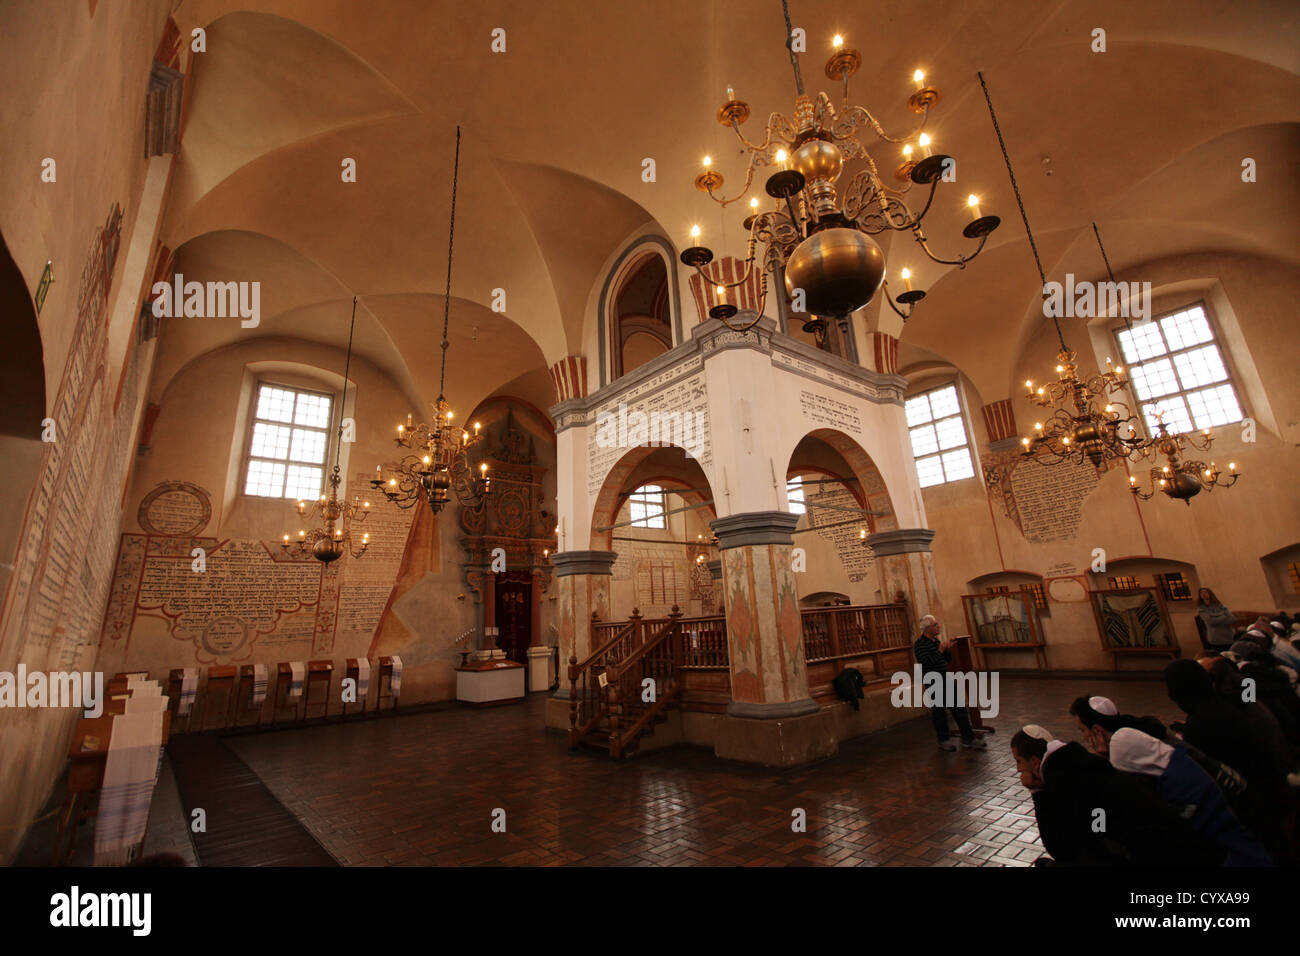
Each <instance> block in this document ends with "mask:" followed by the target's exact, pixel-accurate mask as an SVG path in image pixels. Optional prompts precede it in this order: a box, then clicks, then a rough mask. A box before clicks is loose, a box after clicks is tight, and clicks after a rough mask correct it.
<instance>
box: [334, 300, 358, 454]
mask: <svg viewBox="0 0 1300 956" xmlns="http://www.w3.org/2000/svg"><path fill="white" fill-rule="evenodd" d="M356 328H357V297H356V296H355V295H354V296H353V297H352V324H351V325H349V326H348V357H347V359H346V360H345V361H344V363H343V401H342V402H339V440H338V444H337V445H335V446H334V472H335V473H336V474H337V473H338V470H339V456H340V455H341V454H342V452H343V403H344V402H346V401H347V398H348V374H349V373H350V372H351V371H352V333H353V332H355V331H356Z"/></svg>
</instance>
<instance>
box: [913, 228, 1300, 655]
mask: <svg viewBox="0 0 1300 956" xmlns="http://www.w3.org/2000/svg"><path fill="white" fill-rule="evenodd" d="M1117 278H1118V279H1120V280H1121V281H1125V280H1135V281H1136V280H1142V281H1151V282H1152V284H1153V290H1154V291H1155V294H1156V297H1155V301H1154V311H1155V312H1156V313H1157V314H1158V313H1159V312H1161V311H1165V310H1168V309H1171V308H1176V307H1180V306H1182V305H1184V304H1186V303H1187V302H1189V301H1196V300H1197V299H1200V298H1205V299H1206V300H1207V301H1208V302H1209V303H1210V307H1211V309H1212V310H1214V317H1215V319H1216V320H1217V323H1218V324H1217V327H1218V330H1219V333H1220V345H1221V347H1222V348H1224V350H1225V351H1226V353H1227V357H1228V360H1229V362H1230V364H1231V365H1232V367H1233V370H1234V372H1235V378H1236V384H1237V385H1238V397H1239V399H1240V400H1241V402H1242V404H1243V406H1244V407H1245V409H1246V411H1247V414H1248V415H1253V416H1256V417H1257V425H1258V427H1257V430H1256V441H1255V442H1253V443H1250V442H1243V440H1242V434H1243V433H1242V429H1241V427H1240V426H1226V427H1223V428H1219V429H1216V430H1215V442H1214V446H1213V448H1212V450H1211V452H1210V453H1209V454H1208V455H1206V456H1204V457H1206V458H1207V460H1208V459H1211V458H1212V459H1213V460H1214V461H1216V462H1218V463H1219V465H1220V466H1221V467H1222V466H1223V465H1225V464H1226V463H1227V462H1228V461H1235V462H1236V463H1237V468H1238V470H1239V471H1241V472H1242V474H1243V477H1242V478H1241V480H1240V481H1239V482H1238V483H1237V485H1236V486H1235V487H1234V488H1232V489H1231V490H1216V491H1214V492H1212V493H1210V494H1205V493H1202V494H1201V495H1199V496H1198V497H1197V498H1196V499H1195V500H1193V501H1192V502H1191V504H1190V506H1187V505H1184V504H1182V503H1180V502H1176V501H1171V500H1169V499H1167V498H1165V497H1164V496H1163V495H1156V496H1155V497H1154V498H1152V499H1151V500H1150V501H1147V502H1141V501H1137V500H1136V499H1135V498H1134V497H1133V496H1132V495H1131V494H1130V493H1129V491H1128V473H1127V472H1126V471H1125V470H1124V469H1123V468H1119V469H1116V470H1112V471H1110V472H1108V473H1107V474H1106V475H1105V476H1104V477H1103V478H1102V479H1101V481H1100V483H1099V485H1098V486H1097V488H1096V489H1094V490H1093V491H1092V492H1091V494H1089V495H1088V496H1087V498H1086V499H1085V501H1084V504H1083V508H1082V520H1081V522H1080V525H1079V529H1078V533H1077V535H1076V536H1075V537H1074V538H1073V539H1071V540H1068V541H1056V542H1050V543H1040V544H1032V543H1030V542H1029V541H1028V540H1026V538H1025V536H1024V535H1023V534H1022V533H1021V532H1020V530H1019V529H1018V528H1017V526H1016V524H1015V523H1014V522H1013V521H1012V520H1011V519H1009V518H1008V517H1007V515H1006V513H1005V511H1004V510H1003V508H1002V506H1001V503H1000V502H999V500H998V499H997V498H996V497H994V496H990V495H989V494H988V493H987V490H986V487H985V485H984V481H983V479H982V478H981V477H979V476H977V477H976V478H972V479H968V480H965V481H960V482H956V483H953V484H948V485H939V486H935V487H931V488H926V489H924V490H923V492H922V494H923V496H924V500H925V509H926V513H927V514H928V516H929V521H930V527H931V528H933V529H934V530H935V532H936V535H935V539H934V558H935V569H936V572H937V575H938V580H939V587H940V591H941V594H942V595H943V610H944V615H945V623H946V625H947V627H948V629H949V631H950V632H951V633H955V634H956V633H967V631H968V627H967V623H966V621H965V618H964V615H963V610H962V604H961V600H960V596H961V595H962V594H963V593H970V592H969V584H970V582H971V581H972V580H973V579H975V578H977V577H979V576H981V575H985V574H989V573H991V572H996V571H999V570H1004V569H1015V570H1020V571H1028V572H1031V573H1034V574H1039V575H1045V576H1048V577H1050V576H1051V569H1053V568H1057V569H1058V571H1062V570H1064V569H1066V568H1073V569H1074V571H1075V572H1077V573H1078V575H1079V576H1080V583H1081V584H1087V582H1088V581H1089V580H1092V581H1094V582H1095V583H1093V584H1091V585H1089V586H1092V587H1105V586H1106V582H1105V580H1104V576H1102V575H1095V576H1090V575H1089V569H1090V566H1091V564H1092V560H1093V549H1095V548H1100V549H1104V551H1105V553H1106V555H1107V561H1108V570H1109V572H1110V573H1112V574H1113V573H1116V571H1117V570H1118V571H1119V573H1124V574H1133V573H1137V576H1138V577H1139V580H1140V582H1141V583H1142V584H1144V585H1146V586H1151V585H1153V584H1154V581H1153V579H1152V577H1151V572H1152V571H1154V570H1155V569H1156V568H1157V567H1160V566H1162V565H1158V564H1154V563H1151V562H1146V563H1143V562H1128V561H1124V560H1123V559H1126V558H1156V559H1161V560H1162V561H1165V562H1182V563H1185V564H1186V565H1190V566H1191V567H1192V568H1193V569H1194V571H1189V570H1188V569H1187V568H1182V570H1183V571H1184V574H1185V575H1187V576H1189V577H1191V578H1192V580H1193V582H1194V584H1196V585H1203V586H1207V587H1211V588H1213V589H1214V590H1215V591H1216V593H1217V594H1218V596H1219V597H1220V599H1222V600H1223V601H1224V602H1225V603H1226V604H1227V605H1228V606H1229V607H1230V608H1234V609H1242V610H1250V609H1274V608H1276V606H1277V603H1276V601H1275V600H1274V597H1273V595H1272V593H1271V592H1270V589H1269V584H1268V579H1267V577H1266V574H1265V572H1264V569H1263V568H1262V567H1261V564H1260V559H1261V558H1262V557H1263V556H1265V555H1268V554H1270V553H1272V552H1274V551H1276V550H1278V549H1282V548H1285V547H1287V546H1289V545H1293V544H1296V543H1297V542H1300V493H1297V491H1296V487H1297V485H1296V474H1297V468H1300V452H1297V447H1296V446H1297V439H1300V380H1298V379H1297V376H1296V374H1295V364H1296V360H1297V358H1300V348H1297V346H1296V319H1295V316H1296V306H1297V300H1298V299H1300V270H1296V269H1295V268H1293V267H1291V266H1288V265H1285V264H1283V263H1279V262H1276V261H1273V260H1264V259H1255V258H1249V257H1245V256H1240V255H1209V254H1207V255H1198V256H1188V257H1182V258H1179V259H1173V260H1163V261H1161V262H1157V263H1151V264H1148V265H1146V266H1143V267H1139V268H1136V269H1133V270H1130V272H1128V273H1125V274H1124V275H1121V276H1117ZM1180 282H1181V283H1189V284H1190V285H1191V286H1192V287H1193V288H1192V289H1191V290H1190V291H1189V290H1188V288H1186V287H1182V288H1179V287H1178V286H1177V284H1178V283H1180ZM1162 287H1163V288H1165V289H1166V290H1168V291H1166V292H1165V293H1163V294H1162V293H1161V292H1160V290H1161V289H1162ZM1228 307H1230V308H1231V315H1230V316H1228V315H1227V313H1226V309H1227V308H1228ZM1063 322H1065V323H1073V324H1072V325H1070V324H1067V325H1066V326H1065V334H1066V341H1067V342H1068V343H1069V344H1071V345H1072V346H1074V347H1075V348H1076V349H1077V350H1078V351H1079V354H1080V366H1081V369H1086V368H1088V367H1089V366H1091V367H1093V368H1095V367H1096V366H1097V364H1098V358H1097V356H1096V355H1095V354H1093V348H1094V346H1093V345H1092V344H1091V343H1090V342H1089V340H1088V334H1087V332H1086V331H1085V330H1084V329H1083V328H1082V320H1078V319H1073V320H1069V319H1067V320H1063ZM1110 343H1111V340H1109V339H1108V338H1107V337H1106V336H1105V335H1103V336H1101V337H1098V339H1097V342H1096V350H1097V351H1098V352H1101V353H1102V354H1101V356H1100V358H1101V361H1102V362H1104V359H1105V357H1106V355H1112V356H1116V355H1117V354H1118V347H1117V346H1115V345H1113V344H1110ZM1057 347H1058V346H1057V341H1056V336H1055V332H1054V331H1053V329H1052V326H1051V323H1050V322H1044V323H1043V327H1042V328H1040V330H1039V332H1038V334H1037V335H1035V336H1034V338H1033V339H1032V340H1031V342H1030V343H1029V346H1028V348H1027V349H1026V350H1025V353H1024V354H1023V355H1022V357H1021V358H1020V359H1019V360H1018V361H1017V362H1015V364H1014V367H1013V369H1012V370H1011V373H1010V375H1009V382H1008V389H1009V390H1010V391H1011V392H1012V394H1013V395H1015V401H1014V407H1015V413H1016V423H1017V427H1018V430H1019V433H1020V434H1022V435H1023V434H1028V433H1029V430H1030V429H1031V428H1032V427H1033V422H1034V421H1035V418H1036V416H1037V417H1038V418H1039V419H1041V416H1042V414H1043V413H1042V412H1041V411H1040V410H1038V409H1037V407H1036V406H1033V405H1031V404H1030V403H1029V402H1028V401H1026V400H1025V399H1023V397H1021V393H1022V392H1023V382H1024V380H1025V379H1034V380H1036V381H1041V380H1043V379H1044V378H1046V377H1048V375H1050V371H1051V368H1052V366H1053V365H1054V364H1055V352H1056V350H1057ZM1115 360H1116V361H1119V359H1118V358H1116V359H1115ZM1252 377H1257V379H1258V381H1259V382H1261V383H1262V386H1263V390H1264V395H1265V396H1266V404H1265V403H1261V402H1260V401H1258V400H1257V399H1256V400H1254V401H1252V400H1251V396H1250V395H1249V394H1247V389H1246V388H1245V387H1244V383H1248V381H1249V380H1250V379H1251V378H1252ZM1012 383H1015V384H1012ZM967 385H968V387H967V388H966V390H965V395H966V399H967V401H968V403H969V406H970V407H969V408H968V409H967V411H968V421H969V422H970V423H971V425H972V433H971V439H972V446H973V447H974V448H975V449H977V450H978V452H979V453H981V454H987V453H988V436H987V434H986V430H985V426H984V421H983V416H982V415H981V414H980V412H979V407H980V403H981V402H985V403H987V402H993V401H997V400H999V399H1001V398H1004V397H1006V396H1004V395H983V396H981V395H979V394H978V393H977V392H975V391H974V389H973V388H970V387H969V383H967ZM1134 407H1136V406H1134ZM1269 422H1273V423H1275V426H1270V424H1268V423H1269ZM1133 474H1135V475H1137V476H1139V480H1140V481H1144V480H1145V475H1146V471H1145V468H1135V469H1134V470H1133ZM1117 561H1118V562H1120V564H1119V565H1118V567H1116V564H1115V562H1117ZM1178 569H1179V567H1178V566H1177V565H1176V564H1170V565H1168V566H1167V567H1166V570H1178ZM1054 590H1055V592H1056V593H1058V594H1060V595H1061V596H1062V597H1066V598H1068V600H1051V603H1050V611H1049V614H1048V615H1046V616H1044V617H1043V619H1042V620H1043V629H1044V633H1045V638H1046V641H1047V652H1046V653H1047V661H1048V665H1049V666H1050V667H1053V668H1109V667H1110V666H1111V655H1110V654H1107V653H1104V652H1103V651H1102V649H1101V640H1100V637H1099V636H1098V633H1097V628H1096V624H1095V622H1094V618H1093V614H1092V611H1091V608H1090V606H1089V604H1088V603H1087V602H1086V600H1085V595H1084V594H1083V593H1082V592H1083V588H1082V587H1074V586H1058V587H1057V588H1056V589H1053V588H1052V587H1051V586H1050V581H1049V600H1050V598H1051V594H1052V593H1053V591H1054ZM1171 607H1172V608H1173V610H1172V613H1171V618H1172V623H1173V627H1174V630H1175V633H1176V634H1177V636H1178V640H1179V643H1180V645H1181V647H1182V650H1183V653H1184V654H1192V653H1195V651H1197V650H1198V649H1199V647H1200V643H1199V640H1198V639H1197V634H1196V627H1195V622H1194V620H1193V614H1191V613H1189V612H1187V611H1186V610H1185V609H1183V608H1181V607H1180V606H1178V605H1172V606H1171ZM1161 660H1162V659H1160V658H1141V659H1137V660H1129V661H1124V662H1122V663H1121V666H1122V667H1142V668H1150V667H1155V666H1159V662H1160V661H1161ZM990 664H991V665H992V666H1012V667H1015V666H1019V667H1025V666H1033V663H1032V658H1030V657H1029V655H1028V654H1027V653H1025V652H1002V653H1000V654H994V655H993V656H992V657H991V658H990Z"/></svg>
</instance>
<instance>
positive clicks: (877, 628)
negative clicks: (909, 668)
mask: <svg viewBox="0 0 1300 956" xmlns="http://www.w3.org/2000/svg"><path fill="white" fill-rule="evenodd" d="M802 617H803V639H804V658H805V660H807V661H808V662H809V663H814V662H817V661H829V660H837V659H839V658H844V657H860V656H862V655H864V654H872V653H876V652H879V651H886V650H894V649H897V648H902V647H910V646H911V645H912V635H911V621H910V619H909V617H908V613H907V605H905V604H878V605H870V606H862V607H828V608H809V609H807V610H805V611H804V612H803V615H802Z"/></svg>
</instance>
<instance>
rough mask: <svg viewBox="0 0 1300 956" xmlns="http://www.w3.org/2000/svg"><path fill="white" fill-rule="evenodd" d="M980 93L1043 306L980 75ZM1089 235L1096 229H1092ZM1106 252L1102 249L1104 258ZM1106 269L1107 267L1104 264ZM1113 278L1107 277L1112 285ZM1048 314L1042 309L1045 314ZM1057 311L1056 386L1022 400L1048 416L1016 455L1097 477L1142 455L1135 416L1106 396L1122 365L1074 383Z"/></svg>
mask: <svg viewBox="0 0 1300 956" xmlns="http://www.w3.org/2000/svg"><path fill="white" fill-rule="evenodd" d="M979 78H980V87H981V88H982V89H983V90H984V101H985V102H986V103H987V104H988V108H989V117H990V118H991V119H992V120H993V131H994V132H995V133H996V134H997V137H998V146H999V147H1001V149H1002V160H1003V162H1004V163H1005V164H1006V167H1007V175H1008V176H1009V177H1010V179H1011V189H1012V191H1013V192H1014V193H1015V195H1016V205H1017V206H1018V207H1019V209H1020V219H1021V221H1022V222H1024V224H1025V236H1026V237H1027V238H1028V239H1029V248H1030V250H1031V251H1032V252H1033V254H1034V265H1035V267H1036V268H1037V269H1038V279H1039V282H1040V283H1041V286H1040V288H1041V289H1042V291H1043V297H1044V301H1046V299H1047V296H1048V290H1047V276H1046V275H1045V274H1044V273H1043V263H1042V260H1041V259H1039V256H1038V245H1037V243H1035V242H1034V233H1033V230H1031V229H1030V228H1029V216H1028V214H1027V213H1026V212H1025V203H1024V200H1023V199H1022V198H1021V196H1020V186H1019V185H1018V184H1017V183H1016V174H1015V171H1014V170H1012V168H1011V157H1010V156H1009V155H1008V154H1007V144H1006V141H1005V140H1004V139H1003V138H1002V129H1001V127H1000V126H998V117H997V113H996V112H994V110H993V99H992V97H990V96H989V88H988V84H986V83H985V82H984V74H983V73H980V74H979ZM1093 228H1094V230H1095V229H1096V225H1095V224H1094V226H1093ZM1097 243H1098V245H1100V244H1101V235H1100V233H1098V234H1097ZM1105 255H1106V250H1105V249H1104V248H1103V249H1102V257H1103V258H1105ZM1106 268H1107V270H1109V269H1110V263H1109V261H1108V262H1107V263H1106ZM1113 279H1114V277H1113V276H1112V281H1113ZM1047 311H1048V310H1047V309H1046V308H1045V309H1044V313H1046V312H1047ZM1056 313H1057V310H1055V309H1053V310H1051V316H1052V324H1053V325H1054V326H1055V327H1056V340H1057V342H1059V343H1060V346H1061V349H1060V351H1059V352H1057V355H1056V360H1057V364H1056V381H1055V382H1048V383H1047V384H1046V385H1040V386H1038V388H1036V389H1035V388H1034V383H1033V380H1032V379H1031V380H1028V381H1026V382H1025V397H1026V398H1027V399H1029V401H1031V402H1033V403H1034V404H1035V405H1039V406H1041V407H1042V408H1046V409H1050V410H1051V414H1050V415H1048V416H1047V418H1046V420H1045V421H1040V422H1035V423H1034V434H1033V435H1032V436H1030V437H1027V438H1022V439H1021V440H1020V444H1021V446H1022V450H1021V455H1022V456H1023V457H1024V458H1027V459H1029V460H1031V461H1035V462H1037V463H1038V464H1040V465H1059V464H1061V463H1062V462H1067V461H1068V462H1074V463H1075V464H1080V465H1081V464H1083V463H1084V462H1085V461H1086V462H1088V463H1089V464H1091V465H1092V466H1093V467H1094V468H1096V469H1097V470H1098V471H1101V470H1103V469H1104V468H1105V467H1106V466H1107V463H1108V462H1111V461H1115V460H1119V459H1130V458H1132V457H1133V456H1134V455H1137V454H1139V453H1140V452H1141V450H1142V447H1143V446H1144V445H1145V444H1146V442H1145V439H1143V438H1142V437H1141V436H1140V435H1139V433H1138V431H1137V427H1136V426H1137V421H1138V419H1137V416H1136V415H1133V414H1131V413H1130V412H1129V410H1128V406H1127V405H1126V404H1125V403H1124V402H1121V401H1119V400H1117V399H1115V398H1112V397H1111V396H1114V395H1116V394H1117V393H1118V394H1122V393H1123V391H1124V389H1125V388H1127V387H1128V379H1126V378H1125V377H1124V367H1123V366H1122V365H1116V366H1112V365H1111V364H1110V360H1109V359H1107V360H1106V371H1105V372H1098V373H1097V374H1096V375H1091V376H1087V377H1084V378H1080V377H1079V366H1078V364H1077V363H1076V361H1075V359H1076V355H1075V353H1074V350H1073V349H1071V348H1070V347H1069V346H1068V345H1066V344H1065V336H1064V334H1063V333H1062V332H1061V321H1060V319H1059V318H1058V317H1057V314H1056Z"/></svg>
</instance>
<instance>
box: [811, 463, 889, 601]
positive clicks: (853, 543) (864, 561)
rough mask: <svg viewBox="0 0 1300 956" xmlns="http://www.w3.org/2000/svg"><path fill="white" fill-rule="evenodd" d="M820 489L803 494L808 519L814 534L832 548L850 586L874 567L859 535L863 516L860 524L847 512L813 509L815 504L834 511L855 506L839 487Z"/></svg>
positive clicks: (863, 520) (864, 519)
mask: <svg viewBox="0 0 1300 956" xmlns="http://www.w3.org/2000/svg"><path fill="white" fill-rule="evenodd" d="M822 487H823V488H824V489H825V490H823V491H819V492H817V493H816V494H808V495H807V500H808V502H809V508H808V520H809V522H810V523H811V525H812V526H813V527H814V528H816V529H817V534H818V535H820V536H821V537H822V538H824V539H826V540H827V541H828V542H830V543H831V544H832V545H833V546H834V547H835V551H836V553H838V554H839V556H840V563H841V564H843V565H844V572H845V573H846V574H847V575H848V576H849V580H850V581H852V582H854V583H857V582H858V581H863V580H866V579H867V578H868V577H869V576H870V575H872V574H873V573H874V571H875V567H876V556H875V554H874V553H873V552H872V550H871V548H870V547H869V546H868V545H867V544H866V542H864V541H863V540H862V538H861V536H860V534H859V532H860V531H861V530H862V529H863V528H865V527H866V526H867V519H866V516H865V515H864V516H863V517H862V520H861V521H854V519H853V515H852V514H850V513H849V512H847V511H839V510H833V509H832V508H825V507H822V508H818V507H816V505H832V506H834V508H835V509H839V508H856V507H858V502H857V499H856V498H854V497H853V495H852V494H850V493H849V492H848V491H847V490H845V489H844V488H843V487H841V486H838V485H823V486H822ZM846 522H848V523H847V524H846Z"/></svg>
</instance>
